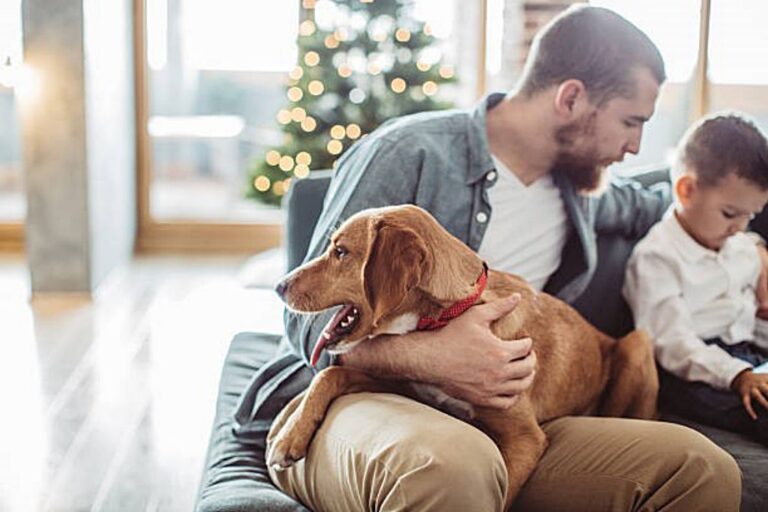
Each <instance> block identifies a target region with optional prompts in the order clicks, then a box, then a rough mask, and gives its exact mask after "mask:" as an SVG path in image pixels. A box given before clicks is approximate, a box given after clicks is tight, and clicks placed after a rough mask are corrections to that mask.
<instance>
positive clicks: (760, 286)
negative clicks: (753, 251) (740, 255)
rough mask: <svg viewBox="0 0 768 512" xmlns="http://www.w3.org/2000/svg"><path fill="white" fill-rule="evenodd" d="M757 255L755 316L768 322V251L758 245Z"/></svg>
mask: <svg viewBox="0 0 768 512" xmlns="http://www.w3.org/2000/svg"><path fill="white" fill-rule="evenodd" d="M757 253H758V254H759V255H760V264H761V269H760V278H759V279H758V280H757V290H756V296H757V316H758V318H762V319H763V320H768V250H766V248H765V246H764V245H761V244H758V246H757Z"/></svg>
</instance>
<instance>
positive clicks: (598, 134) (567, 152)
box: [555, 68, 659, 192]
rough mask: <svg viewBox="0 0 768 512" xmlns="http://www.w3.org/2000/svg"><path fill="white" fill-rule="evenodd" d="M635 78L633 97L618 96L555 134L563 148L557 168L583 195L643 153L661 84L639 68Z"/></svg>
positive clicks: (556, 164)
mask: <svg viewBox="0 0 768 512" xmlns="http://www.w3.org/2000/svg"><path fill="white" fill-rule="evenodd" d="M633 74H634V78H635V81H634V85H635V91H634V94H633V95H632V97H628V98H627V97H623V96H617V97H615V98H612V99H609V100H608V101H607V102H605V103H604V104H602V105H599V106H597V105H595V106H594V107H593V108H592V109H591V110H590V111H589V112H587V113H586V114H584V115H583V116H582V117H581V118H580V119H578V120H576V121H574V122H573V123H571V124H568V125H566V126H562V127H560V128H559V129H558V130H557V131H556V133H555V140H556V141H557V143H558V145H559V151H558V156H557V160H556V163H555V166H556V167H558V168H561V169H563V170H564V171H565V172H566V174H567V175H568V176H569V178H570V179H571V181H572V182H573V184H574V186H575V187H576V189H577V190H579V191H582V192H589V191H593V190H595V189H597V188H598V187H599V186H600V183H601V180H602V176H603V174H604V170H605V168H606V167H608V166H609V165H611V164H613V163H616V162H621V161H622V160H623V159H624V155H626V154H627V153H632V154H633V155H634V154H637V152H638V151H639V150H640V139H641V138H642V136H643V126H644V125H645V123H646V121H648V119H650V117H651V116H652V115H653V110H654V106H655V105H656V98H657V97H658V95H659V83H658V82H657V81H656V79H655V78H654V77H653V75H652V74H651V72H650V70H648V69H647V68H637V69H635V70H634V71H633Z"/></svg>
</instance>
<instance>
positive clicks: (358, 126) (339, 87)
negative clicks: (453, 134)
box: [248, 0, 455, 204]
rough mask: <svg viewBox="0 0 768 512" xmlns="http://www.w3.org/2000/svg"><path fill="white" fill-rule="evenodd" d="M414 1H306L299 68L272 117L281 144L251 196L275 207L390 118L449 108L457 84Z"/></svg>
mask: <svg viewBox="0 0 768 512" xmlns="http://www.w3.org/2000/svg"><path fill="white" fill-rule="evenodd" d="M412 4H413V0H335V1H333V2H331V1H329V0H325V1H323V0H321V1H319V2H315V0H303V5H302V7H303V9H302V18H303V21H302V22H301V24H300V26H299V37H298V47H299V62H298V65H297V66H296V67H295V68H294V69H293V70H292V71H291V72H290V73H289V75H288V82H287V86H286V96H287V99H288V104H287V105H286V106H285V107H284V108H282V109H281V110H280V111H279V112H278V114H277V121H278V122H279V123H280V125H281V129H282V131H283V143H282V145H280V146H279V147H274V148H270V149H269V150H268V151H267V152H266V154H265V155H264V158H263V160H260V161H258V162H256V163H255V164H254V165H253V167H252V168H251V169H250V171H249V176H248V179H249V188H248V196H249V197H253V198H256V199H258V200H260V201H262V202H264V203H268V204H280V201H281V199H282V196H283V195H284V194H285V192H286V191H287V190H288V188H289V187H290V183H291V180H293V179H302V178H305V177H307V176H308V175H309V173H310V171H311V170H313V169H330V168H332V167H333V165H334V162H335V161H336V160H337V159H338V158H339V156H340V155H341V154H342V152H343V151H344V150H346V149H347V148H348V147H349V146H351V145H352V144H353V143H354V142H355V141H356V140H358V139H359V138H360V137H364V136H365V135H366V134H368V133H370V132H371V131H373V130H374V129H376V127H377V126H379V125H380V124H382V123H383V122H384V121H386V120H388V119H391V118H393V117H397V116H401V115H406V114H411V113H414V112H421V111H426V110H436V109H444V108H450V107H451V106H452V105H451V104H450V103H448V102H446V101H441V100H439V99H438V92H439V89H440V86H441V85H443V84H446V83H449V82H452V81H454V80H455V78H454V70H453V67H452V66H450V65H446V64H443V63H442V55H441V52H440V50H439V48H438V47H437V40H436V39H435V37H434V36H433V35H432V31H431V29H430V27H429V25H427V24H425V23H424V22H422V21H420V20H417V19H415V18H414V17H413V15H412Z"/></svg>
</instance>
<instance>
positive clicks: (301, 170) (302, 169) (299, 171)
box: [293, 164, 309, 179]
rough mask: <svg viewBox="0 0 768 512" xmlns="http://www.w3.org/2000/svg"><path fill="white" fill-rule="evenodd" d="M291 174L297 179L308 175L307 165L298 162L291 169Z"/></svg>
mask: <svg viewBox="0 0 768 512" xmlns="http://www.w3.org/2000/svg"><path fill="white" fill-rule="evenodd" d="M293 175H294V176H296V177H297V178H299V179H301V178H306V177H307V176H309V167H308V166H306V165H304V164H298V165H297V166H296V168H295V169H294V170H293Z"/></svg>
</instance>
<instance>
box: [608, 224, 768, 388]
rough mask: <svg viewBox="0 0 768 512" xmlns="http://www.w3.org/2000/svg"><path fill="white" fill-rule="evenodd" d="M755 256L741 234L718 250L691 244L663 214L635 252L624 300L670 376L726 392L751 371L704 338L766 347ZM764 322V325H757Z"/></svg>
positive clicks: (628, 273)
mask: <svg viewBox="0 0 768 512" xmlns="http://www.w3.org/2000/svg"><path fill="white" fill-rule="evenodd" d="M759 275H760V258H759V256H758V252H757V247H756V245H755V242H754V241H753V240H752V239H751V238H749V237H748V236H747V235H745V234H744V233H737V234H736V235H734V236H732V237H730V238H729V239H728V240H726V242H725V244H724V245H723V247H722V248H721V249H720V250H719V251H713V250H710V249H707V248H705V247H704V246H702V245H700V244H699V243H698V242H696V241H695V240H694V239H693V238H692V237H691V236H690V235H689V234H688V233H687V232H686V231H685V230H684V229H683V227H682V226H681V225H680V222H679V221H678V220H677V217H676V216H675V215H674V212H673V210H672V209H670V210H669V211H668V212H667V214H666V215H665V216H664V218H663V219H662V220H661V222H659V223H658V224H656V225H655V226H654V227H653V228H652V229H651V230H650V231H649V233H648V235H647V236H646V237H645V238H644V239H643V240H642V241H640V243H638V244H637V246H636V247H635V250H634V252H633V253H632V256H631V257H630V260H629V263H628V266H627V275H626V280H625V282H624V289H623V292H624V296H625V298H626V299H627V302H628V303H629V306H630V308H631V309H632V313H633V314H634V317H635V324H636V325H637V327H638V328H639V329H645V330H646V331H648V333H649V334H650V335H651V337H652V338H653V339H654V343H655V353H656V359H657V360H658V362H659V364H660V365H661V366H662V367H663V368H664V369H666V370H667V371H669V372H670V373H672V374H674V375H676V376H678V377H680V378H682V379H685V380H688V381H701V382H705V383H707V384H709V385H711V386H713V387H715V388H718V389H729V388H730V385H731V381H732V380H733V379H734V377H736V375H737V374H738V373H739V372H741V371H743V370H744V369H746V368H750V367H751V365H750V364H749V363H747V362H745V361H742V360H740V359H737V358H735V357H732V356H731V355H730V354H728V353H727V352H726V351H725V350H723V349H721V348H720V347H718V346H716V345H706V344H705V343H704V342H703V340H705V339H709V338H715V337H719V338H721V339H722V341H723V342H725V343H726V344H728V345H733V344H736V343H739V342H742V341H750V342H753V343H756V344H757V345H760V346H762V347H764V348H768V343H766V339H768V338H766V336H764V334H763V333H765V332H766V330H765V326H764V325H760V326H758V325H757V324H758V323H763V322H762V321H759V320H758V319H757V318H756V317H755V313H756V311H757V300H756V296H755V288H756V286H757V280H758V277H759ZM763 324H764V323H763Z"/></svg>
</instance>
